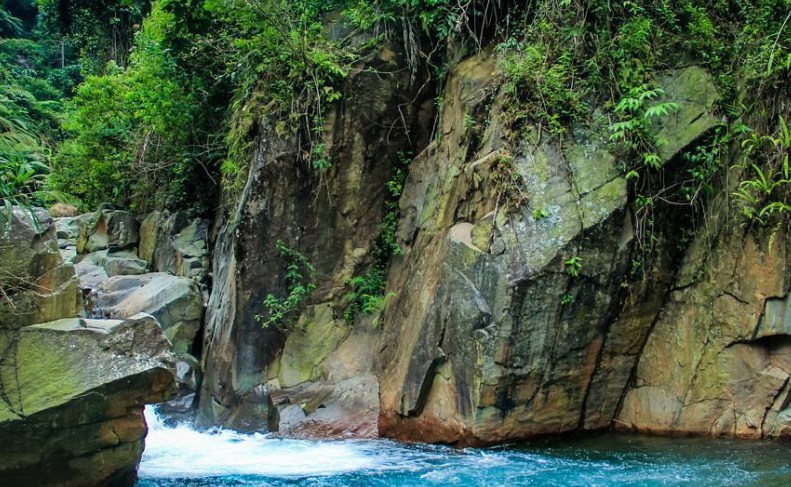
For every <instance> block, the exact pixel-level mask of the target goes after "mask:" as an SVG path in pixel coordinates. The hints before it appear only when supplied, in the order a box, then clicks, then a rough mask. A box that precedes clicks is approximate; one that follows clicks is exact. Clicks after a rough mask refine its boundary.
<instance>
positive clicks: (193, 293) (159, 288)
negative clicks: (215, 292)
mask: <svg viewBox="0 0 791 487" xmlns="http://www.w3.org/2000/svg"><path fill="white" fill-rule="evenodd" d="M88 301H89V302H90V306H91V311H92V313H93V317H95V318H120V319H124V318H129V317H131V316H134V315H136V314H138V313H146V314H150V315H152V316H153V317H155V318H156V319H157V321H159V324H160V325H161V326H162V329H163V331H164V333H165V336H166V337H167V338H168V340H170V342H171V343H172V344H173V351H174V352H175V353H189V352H191V351H192V344H193V342H194V341H195V335H196V334H197V332H198V329H199V328H200V325H201V319H202V318H203V299H202V298H201V293H200V291H199V289H198V286H197V284H196V283H195V282H194V281H192V280H191V279H187V278H185V277H178V276H173V275H170V274H165V273H162V272H156V273H150V274H142V275H132V276H115V277H110V278H108V279H107V280H105V281H104V282H101V283H100V284H98V285H97V287H96V289H94V290H93V291H92V292H91V294H90V296H89V298H88Z"/></svg>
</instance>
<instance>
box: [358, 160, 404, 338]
mask: <svg viewBox="0 0 791 487" xmlns="http://www.w3.org/2000/svg"><path fill="white" fill-rule="evenodd" d="M409 163H410V159H409V158H408V156H407V154H405V153H400V154H399V162H398V164H396V167H395V169H394V171H393V176H392V177H391V178H390V180H388V181H387V183H386V184H387V191H388V195H387V197H386V198H385V204H384V206H385V208H384V209H385V212H384V217H383V218H382V224H381V227H380V232H379V238H378V239H377V240H376V244H375V245H374V249H373V252H372V254H373V257H374V262H373V264H372V266H371V269H370V270H369V271H368V272H366V273H365V274H363V275H360V276H355V277H353V278H351V279H349V280H348V281H347V282H346V285H347V286H348V288H349V292H348V293H347V294H346V297H345V301H346V307H345V309H344V312H343V316H344V318H345V319H346V320H347V321H350V322H353V321H354V319H355V318H356V317H357V316H358V315H359V314H360V313H364V314H369V315H371V314H377V313H379V312H380V311H382V310H384V307H385V305H386V304H387V301H388V300H389V299H390V298H392V297H394V296H395V293H393V292H390V293H387V292H386V284H387V265H388V264H389V263H390V259H391V257H392V256H394V255H400V254H401V246H399V245H398V239H397V236H396V233H397V231H398V221H399V219H400V217H401V210H400V207H399V204H398V201H399V199H400V198H401V194H402V193H403V191H404V183H405V181H406V174H407V168H408V166H409ZM374 325H376V322H374Z"/></svg>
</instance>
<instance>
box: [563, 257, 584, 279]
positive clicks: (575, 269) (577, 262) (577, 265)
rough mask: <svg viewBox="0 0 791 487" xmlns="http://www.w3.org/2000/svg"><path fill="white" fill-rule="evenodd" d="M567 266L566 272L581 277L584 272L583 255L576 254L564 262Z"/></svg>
mask: <svg viewBox="0 0 791 487" xmlns="http://www.w3.org/2000/svg"><path fill="white" fill-rule="evenodd" d="M563 265H565V266H566V273H567V274H568V275H570V276H571V277H579V275H580V272H582V257H580V256H574V257H572V258H570V259H569V260H567V261H566V262H564V263H563Z"/></svg>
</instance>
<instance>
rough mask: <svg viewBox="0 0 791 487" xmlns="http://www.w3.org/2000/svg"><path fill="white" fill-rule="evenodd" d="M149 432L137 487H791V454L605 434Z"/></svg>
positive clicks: (753, 445)
mask: <svg viewBox="0 0 791 487" xmlns="http://www.w3.org/2000/svg"><path fill="white" fill-rule="evenodd" d="M146 418H147V420H148V423H149V427H150V431H149V434H148V438H147V439H146V451H145V453H144V455H143V461H142V463H141V465H140V480H139V482H138V487H221V486H222V487H225V486H256V487H264V486H316V487H335V486H417V487H419V486H508V487H513V486H523V485H524V486H585V487H588V486H601V487H609V486H682V485H683V486H696V487H697V486H726V485H732V486H762V487H773V486H791V445H789V444H784V443H779V442H753V441H736V440H715V439H690V438H654V437H645V436H636V435H613V434H603V435H595V436H590V437H586V438H580V439H565V440H553V441H536V442H531V443H528V444H522V445H506V446H500V447H494V448H467V449H454V448H451V447H446V446H434V445H420V446H407V445H402V444H398V443H394V442H391V441H384V440H376V441H356V440H344V441H306V440H283V439H276V438H272V437H268V436H267V435H263V434H250V435H248V434H239V433H235V432H231V431H225V430H216V431H209V432H198V431H195V430H193V429H191V428H190V427H188V426H184V425H182V426H178V427H172V428H171V427H166V426H165V425H163V424H162V422H161V421H159V419H158V418H157V417H156V415H155V414H154V412H153V410H152V409H150V408H149V409H147V410H146Z"/></svg>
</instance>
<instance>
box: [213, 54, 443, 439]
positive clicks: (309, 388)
mask: <svg viewBox="0 0 791 487" xmlns="http://www.w3.org/2000/svg"><path fill="white" fill-rule="evenodd" d="M399 51H400V48H397V47H394V46H387V47H384V48H383V49H382V50H381V51H380V52H378V53H375V54H376V55H372V56H371V58H370V60H369V63H370V64H369V67H371V68H373V69H363V68H358V69H356V70H354V71H353V72H351V73H350V75H349V78H348V80H347V82H346V83H347V84H346V86H345V87H344V88H343V90H344V92H345V93H347V94H349V95H350V96H348V97H344V100H345V102H344V103H342V104H338V105H337V106H336V107H335V109H334V111H330V112H328V113H327V114H326V124H325V131H324V136H323V139H324V140H325V141H326V151H327V155H328V157H329V159H331V160H332V165H331V166H330V167H329V168H328V169H326V170H323V171H317V170H315V169H313V168H311V167H310V165H309V162H306V161H304V160H302V157H303V151H302V149H301V148H299V147H298V144H297V142H296V140H294V139H292V138H290V137H280V136H278V134H277V131H276V130H275V127H274V126H269V125H268V122H267V121H266V120H264V121H262V122H261V127H260V128H259V133H260V134H261V135H260V137H259V138H258V140H257V144H258V149H257V156H256V157H255V159H254V160H252V161H251V166H250V168H249V177H248V180H247V182H246V184H245V186H244V188H243V190H242V191H241V193H240V194H239V195H238V200H237V201H236V202H234V203H233V204H234V206H233V207H232V208H229V209H228V214H227V215H226V218H225V219H224V220H223V221H220V222H216V223H215V224H216V225H218V228H219V231H218V232H217V233H218V240H217V243H216V246H215V251H214V256H213V287H212V293H211V296H210V299H209V304H208V307H207V315H206V330H205V336H204V347H203V351H204V354H203V360H202V366H203V370H204V380H203V387H202V389H201V393H200V406H199V414H198V423H199V424H201V425H214V424H221V425H224V426H228V427H233V428H237V429H241V430H260V429H262V428H265V427H266V423H267V422H268V421H269V420H271V426H272V429H273V430H274V431H283V432H284V433H290V434H296V435H302V434H310V433H311V432H316V434H317V435H320V436H327V435H344V434H347V433H351V434H359V435H362V436H372V435H375V434H377V427H376V418H377V416H378V404H377V402H378V401H377V381H376V379H375V376H374V375H373V374H372V372H371V369H372V363H373V360H368V361H366V360H357V359H358V358H359V357H357V355H362V356H369V355H368V354H369V353H371V354H373V353H374V352H373V345H372V343H373V342H372V340H371V337H370V336H368V334H366V333H365V332H363V331H362V329H360V330H357V329H356V328H355V330H352V327H351V326H350V324H348V323H345V322H344V320H343V307H344V302H343V299H344V296H345V295H346V294H347V293H348V288H347V286H346V281H347V280H348V279H349V278H351V277H353V276H354V275H355V274H356V273H359V272H364V271H365V269H366V267H367V266H368V265H369V264H370V263H371V261H372V256H371V255H369V252H370V249H371V248H372V247H373V244H374V242H375V240H376V238H377V237H378V235H379V233H380V225H381V221H382V217H383V213H384V204H383V203H384V199H385V195H386V194H387V186H386V182H387V181H388V180H389V179H390V178H391V177H392V175H393V172H394V169H395V167H396V165H397V163H398V152H399V151H401V150H409V149H410V141H409V140H408V139H407V135H406V134H405V131H404V126H405V124H406V126H408V127H414V129H415V130H413V131H412V132H411V136H412V137H413V138H414V139H413V140H412V143H413V144H415V145H416V146H418V147H420V146H422V145H424V144H425V141H424V140H423V138H425V137H427V136H428V134H429V133H430V132H431V129H430V123H431V118H430V117H431V106H432V105H431V101H430V100H428V99H427V98H425V96H426V95H427V93H428V92H427V91H426V90H424V91H423V92H422V94H421V92H420V90H419V88H420V86H421V84H422V81H419V82H417V83H415V84H410V81H409V78H410V74H409V72H408V70H402V69H398V66H399V60H398V59H397V57H398V56H397V54H396V52H399ZM375 71H376V72H379V73H390V74H375V73H374V72H375ZM424 101H425V103H423V102H424ZM229 199H230V198H229ZM278 240H281V241H283V242H284V243H285V244H286V245H288V246H289V247H291V248H293V249H295V250H296V251H298V252H300V253H301V254H302V255H304V256H305V258H306V259H307V260H308V261H310V262H311V264H312V265H313V267H314V268H315V277H316V282H317V284H318V287H317V289H316V290H315V291H314V292H313V294H312V295H311V297H310V302H308V303H305V304H306V305H308V306H307V308H305V310H304V312H303V313H302V316H300V317H295V319H294V320H292V321H291V322H290V324H289V325H287V326H286V328H281V327H278V326H270V327H268V328H263V327H262V326H261V324H260V323H259V321H257V320H256V315H260V314H264V313H265V308H264V306H263V302H264V299H265V298H266V296H267V295H268V294H270V293H271V294H273V295H275V296H278V297H282V296H284V295H285V294H286V292H287V291H286V282H285V279H284V271H285V266H286V264H287V263H286V262H284V260H283V259H282V258H281V257H280V255H279V254H278V250H277V246H276V242H277V241H278ZM357 326H358V327H359V326H362V327H366V325H365V324H363V325H359V324H358V325H357ZM367 326H368V328H369V330H370V323H369V324H368V325H367ZM370 332H371V333H373V330H370ZM358 347H361V348H364V350H360V349H358ZM309 425H315V428H314V427H312V426H309Z"/></svg>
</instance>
